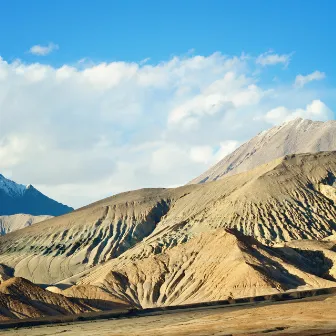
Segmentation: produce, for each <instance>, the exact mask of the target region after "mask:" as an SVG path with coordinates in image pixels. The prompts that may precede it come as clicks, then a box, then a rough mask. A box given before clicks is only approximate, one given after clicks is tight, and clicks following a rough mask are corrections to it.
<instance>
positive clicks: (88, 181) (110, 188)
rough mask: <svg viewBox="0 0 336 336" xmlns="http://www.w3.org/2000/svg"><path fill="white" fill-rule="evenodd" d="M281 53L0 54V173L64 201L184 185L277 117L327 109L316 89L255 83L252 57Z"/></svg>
mask: <svg viewBox="0 0 336 336" xmlns="http://www.w3.org/2000/svg"><path fill="white" fill-rule="evenodd" d="M288 62H289V56H288V55H287V56H286V55H282V56H281V55H280V56H279V55H276V54H269V53H267V54H263V55H261V56H259V57H258V58H254V59H253V58H252V57H247V56H246V55H242V56H225V55H222V54H221V53H214V54H212V55H209V56H199V55H198V56H191V55H188V56H185V57H173V58H171V59H169V60H167V61H164V62H160V63H158V64H149V63H148V60H147V61H146V62H140V63H129V62H106V63H98V64H92V63H91V64H90V65H87V66H85V62H84V64H83V62H81V63H80V64H78V66H74V65H64V66H62V67H59V68H55V67H53V66H50V65H43V64H40V63H32V64H26V63H24V62H22V61H15V62H12V63H9V62H7V61H5V60H3V59H0V172H1V173H3V174H4V175H5V176H9V177H12V178H13V179H14V180H15V181H17V182H19V183H24V184H29V183H31V184H33V185H35V186H36V187H37V188H39V189H40V190H41V191H42V192H44V193H46V194H47V195H48V196H50V197H53V198H55V199H57V200H59V201H62V202H64V203H67V204H69V205H71V206H75V207H78V206H82V205H85V204H87V203H89V202H92V201H95V200H97V199H100V198H103V197H107V196H109V195H112V194H115V193H117V192H121V191H125V190H130V189H136V188H142V187H160V186H164V187H169V186H176V185H181V184H184V183H186V182H188V181H189V180H191V179H192V178H194V177H195V176H197V175H199V174H200V173H202V172H203V171H204V170H205V169H207V168H208V167H209V166H210V165H212V164H214V163H216V162H217V161H218V160H220V159H221V158H222V157H223V156H225V155H226V154H228V153H230V152H231V151H233V150H234V149H235V148H236V147H237V146H239V144H241V143H242V142H244V141H246V140H247V139H249V138H250V137H252V136H254V135H255V134H256V133H258V132H260V131H261V130H263V129H266V128H269V127H271V126H273V125H274V124H276V123H281V122H283V121H286V120H288V119H289V118H293V117H296V116H301V117H304V118H312V119H317V120H326V119H328V118H332V112H331V110H330V108H329V107H328V106H327V104H326V103H325V102H323V101H322V100H321V98H320V92H319V91H312V90H310V91H306V90H305V88H301V89H299V90H293V89H292V86H293V84H292V82H291V83H287V84H286V83H280V84H278V83H273V84H272V85H273V86H271V87H270V86H269V85H263V84H262V81H261V80H260V76H261V75H260V71H256V67H258V65H260V64H261V65H271V64H276V63H281V64H288ZM262 71H267V68H265V69H264V70H262ZM278 77H281V72H280V74H279V75H278ZM293 82H294V79H293ZM293 91H295V92H293Z"/></svg>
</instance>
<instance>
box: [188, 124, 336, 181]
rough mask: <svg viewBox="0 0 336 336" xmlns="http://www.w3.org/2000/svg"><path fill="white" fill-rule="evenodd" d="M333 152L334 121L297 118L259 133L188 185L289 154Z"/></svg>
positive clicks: (238, 171)
mask: <svg viewBox="0 0 336 336" xmlns="http://www.w3.org/2000/svg"><path fill="white" fill-rule="evenodd" d="M334 150H336V120H329V121H326V122H323V121H313V120H309V119H303V118H301V117H298V118H296V119H292V120H289V121H287V122H285V123H283V124H281V125H279V126H274V127H272V128H270V129H268V130H265V131H263V132H261V133H259V134H258V135H257V136H255V137H254V138H252V139H251V140H249V141H247V142H245V143H244V144H243V145H241V146H240V147H239V148H237V149H236V150H235V151H234V152H233V153H231V154H229V155H227V156H226V157H224V158H223V159H222V160H221V161H220V162H218V163H217V164H216V165H215V166H213V167H211V168H210V169H209V170H207V171H206V172H204V173H203V174H202V175H200V176H199V177H197V178H195V179H194V180H192V181H191V182H190V184H194V183H204V182H210V181H214V180H217V179H220V178H222V177H223V176H225V175H234V174H238V173H242V172H245V171H248V170H250V169H253V168H255V167H257V166H259V165H262V164H264V163H267V162H270V161H272V160H275V159H277V158H280V157H283V156H286V155H290V154H298V153H317V152H321V151H334Z"/></svg>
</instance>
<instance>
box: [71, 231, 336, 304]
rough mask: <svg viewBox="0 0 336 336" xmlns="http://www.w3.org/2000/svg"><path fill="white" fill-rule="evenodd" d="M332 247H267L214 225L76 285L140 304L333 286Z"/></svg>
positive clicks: (335, 263)
mask: <svg viewBox="0 0 336 336" xmlns="http://www.w3.org/2000/svg"><path fill="white" fill-rule="evenodd" d="M316 244H317V242H315V245H316ZM334 246H335V242H333V243H330V242H329V243H327V242H323V243H320V245H319V250H316V246H313V244H311V246H308V245H307V244H306V245H305V244H301V245H299V246H296V245H295V244H294V246H293V248H291V247H290V246H284V247H267V246H265V245H263V244H261V243H259V242H258V241H257V240H255V239H254V238H252V237H247V236H244V235H242V234H241V233H239V232H238V231H236V230H224V229H216V230H210V231H208V232H201V233H198V234H195V235H194V236H193V237H192V238H190V239H189V240H188V242H186V243H185V244H179V245H177V246H175V247H173V248H171V249H167V250H165V251H164V252H163V253H158V254H155V253H153V252H152V253H150V254H148V255H138V254H137V253H134V252H135V251H133V250H128V251H127V252H125V254H124V255H123V257H119V258H116V259H113V260H110V261H108V262H107V263H105V264H103V265H101V266H99V267H97V268H96V269H94V270H92V271H91V272H90V273H89V274H88V275H86V276H84V277H82V278H81V279H80V280H79V281H78V282H77V285H80V286H81V287H82V288H85V289H86V288H89V287H87V286H90V287H91V288H92V285H94V286H97V287H99V288H101V289H103V290H104V291H106V292H109V293H111V294H113V295H114V296H116V297H118V298H119V299H121V300H125V301H127V302H129V304H130V305H134V306H136V307H142V308H148V307H155V306H166V305H180V304H190V303H198V302H207V301H217V300H223V299H227V298H228V297H229V296H233V297H235V298H238V297H250V296H257V295H265V294H271V293H278V292H283V291H286V290H304V289H312V288H326V287H335V285H336V278H335V277H334V276H335V269H336V252H334V251H333V247H334ZM138 250H139V248H138ZM74 287H75V288H76V286H74ZM87 292H90V289H87ZM65 295H66V294H65Z"/></svg>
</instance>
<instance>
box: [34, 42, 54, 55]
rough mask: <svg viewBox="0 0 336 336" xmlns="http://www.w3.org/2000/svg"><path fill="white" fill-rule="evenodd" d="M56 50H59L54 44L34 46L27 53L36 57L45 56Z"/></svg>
mask: <svg viewBox="0 0 336 336" xmlns="http://www.w3.org/2000/svg"><path fill="white" fill-rule="evenodd" d="M57 49H59V46H58V45H57V44H55V43H49V44H47V45H45V46H43V45H40V44H36V45H34V46H32V47H31V48H30V49H29V53H30V54H33V55H36V56H46V55H48V54H50V53H51V52H53V51H54V50H57Z"/></svg>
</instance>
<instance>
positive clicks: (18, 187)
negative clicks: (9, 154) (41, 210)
mask: <svg viewBox="0 0 336 336" xmlns="http://www.w3.org/2000/svg"><path fill="white" fill-rule="evenodd" d="M25 189H26V186H25V185H23V184H18V183H16V182H14V181H12V180H9V179H7V178H6V177H4V176H3V175H2V174H0V190H3V191H4V192H5V193H6V194H7V195H9V196H11V197H19V196H22V195H23V194H24V191H25Z"/></svg>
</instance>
